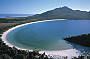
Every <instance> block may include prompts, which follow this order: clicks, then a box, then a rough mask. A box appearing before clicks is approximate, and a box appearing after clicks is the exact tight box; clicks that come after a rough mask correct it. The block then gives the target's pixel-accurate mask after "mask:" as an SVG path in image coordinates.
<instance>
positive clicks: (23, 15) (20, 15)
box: [0, 14, 33, 18]
mask: <svg viewBox="0 0 90 59" xmlns="http://www.w3.org/2000/svg"><path fill="white" fill-rule="evenodd" d="M32 15H33V14H0V18H8V17H27V16H32Z"/></svg>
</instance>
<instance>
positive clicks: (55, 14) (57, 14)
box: [28, 6, 90, 19]
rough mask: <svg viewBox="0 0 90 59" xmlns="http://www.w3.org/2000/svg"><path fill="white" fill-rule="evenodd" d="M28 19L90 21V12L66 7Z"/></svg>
mask: <svg viewBox="0 0 90 59" xmlns="http://www.w3.org/2000/svg"><path fill="white" fill-rule="evenodd" d="M28 18H30V19H90V12H87V11H80V10H72V9H70V8H68V7H66V6H64V7H62V8H56V9H54V10H50V11H47V12H44V13H42V14H36V15H34V16H30V17H28Z"/></svg>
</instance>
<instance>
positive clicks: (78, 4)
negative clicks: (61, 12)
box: [0, 0, 90, 14]
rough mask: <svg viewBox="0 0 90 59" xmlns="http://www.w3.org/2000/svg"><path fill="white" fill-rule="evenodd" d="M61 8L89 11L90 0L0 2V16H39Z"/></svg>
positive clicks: (4, 0) (18, 0)
mask: <svg viewBox="0 0 90 59" xmlns="http://www.w3.org/2000/svg"><path fill="white" fill-rule="evenodd" d="M63 6H67V7H69V8H72V9H74V10H82V11H90V0H0V14H40V13H43V12H46V11H48V10H52V9H55V8H59V7H63Z"/></svg>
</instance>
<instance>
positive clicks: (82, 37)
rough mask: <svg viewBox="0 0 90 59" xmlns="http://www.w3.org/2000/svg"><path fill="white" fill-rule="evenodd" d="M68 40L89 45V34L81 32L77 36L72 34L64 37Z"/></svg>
mask: <svg viewBox="0 0 90 59" xmlns="http://www.w3.org/2000/svg"><path fill="white" fill-rule="evenodd" d="M64 40H67V41H69V42H73V43H76V44H79V45H82V46H87V47H90V34H82V35H78V36H72V37H69V38H65V39H64Z"/></svg>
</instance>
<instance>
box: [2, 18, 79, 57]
mask: <svg viewBox="0 0 90 59" xmlns="http://www.w3.org/2000/svg"><path fill="white" fill-rule="evenodd" d="M56 20H66V19H53V20H44V21H36V22H31V23H25V24H21V25H17V26H15V27H13V28H11V29H9V30H7V31H6V32H4V33H3V35H2V37H1V39H2V41H4V43H6V45H8V46H9V47H13V46H15V45H12V44H11V43H9V42H8V40H7V39H6V37H7V35H8V34H9V33H10V32H11V31H13V30H15V29H16V28H19V27H22V26H25V25H28V24H34V23H39V22H46V21H56ZM15 47H16V48H17V49H20V50H29V49H25V48H19V47H18V46H15ZM29 51H33V50H29ZM44 52H45V53H46V55H51V56H54V55H57V56H79V55H80V53H78V52H79V51H77V50H75V49H68V50H60V51H40V53H41V54H42V53H44ZM70 52H72V53H70Z"/></svg>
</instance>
